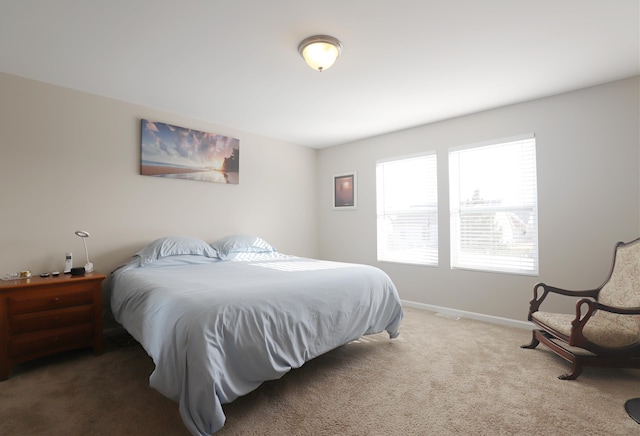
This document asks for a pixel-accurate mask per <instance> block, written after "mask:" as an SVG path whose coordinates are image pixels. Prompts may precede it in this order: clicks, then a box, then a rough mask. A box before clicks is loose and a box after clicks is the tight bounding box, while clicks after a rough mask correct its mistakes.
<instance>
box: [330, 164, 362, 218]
mask: <svg viewBox="0 0 640 436" xmlns="http://www.w3.org/2000/svg"><path fill="white" fill-rule="evenodd" d="M356 189H357V179H356V173H355V172H353V173H349V174H338V175H335V176H333V208H334V209H342V210H347V209H356V208H357V191H356Z"/></svg>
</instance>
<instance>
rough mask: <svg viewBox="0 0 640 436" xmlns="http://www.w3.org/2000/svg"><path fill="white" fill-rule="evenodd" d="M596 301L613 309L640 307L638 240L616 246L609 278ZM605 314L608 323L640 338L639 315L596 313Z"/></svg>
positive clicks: (639, 244) (639, 245)
mask: <svg viewBox="0 0 640 436" xmlns="http://www.w3.org/2000/svg"><path fill="white" fill-rule="evenodd" d="M598 301H599V302H600V303H602V304H605V305H607V306H613V307H621V308H631V307H640V240H636V241H634V242H632V243H630V244H626V245H619V246H618V248H617V249H616V257H615V264H614V266H613V271H612V273H611V277H610V278H609V280H608V281H607V283H606V284H605V285H604V286H603V287H602V289H601V290H600V293H599V295H598ZM605 314H606V315H607V316H606V318H608V319H609V320H610V321H614V322H615V323H616V324H619V325H620V326H621V327H624V328H626V329H629V330H632V331H634V332H636V333H637V335H638V337H639V338H640V315H618V314H612V313H605V312H604V311H602V310H600V311H598V313H597V315H600V316H601V315H605Z"/></svg>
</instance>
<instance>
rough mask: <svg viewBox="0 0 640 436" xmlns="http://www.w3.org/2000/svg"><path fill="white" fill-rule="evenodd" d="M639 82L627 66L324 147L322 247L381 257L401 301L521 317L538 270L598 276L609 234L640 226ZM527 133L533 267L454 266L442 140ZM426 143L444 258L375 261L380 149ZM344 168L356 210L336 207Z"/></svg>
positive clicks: (584, 282) (594, 282) (561, 279)
mask: <svg viewBox="0 0 640 436" xmlns="http://www.w3.org/2000/svg"><path fill="white" fill-rule="evenodd" d="M639 84H640V80H639V78H638V77H634V78H630V79H626V80H621V81H617V82H613V83H610V84H606V85H602V86H596V87H592V88H587V89H584V90H580V91H576V92H571V93H567V94H562V95H557V96H553V97H549V98H544V99H540V100H535V101H531V102H527V103H522V104H517V105H513V106H508V107H504V108H500V109H496V110H490V111H486V112H481V113H478V114H474V115H470V116H465V117H460V118H456V119H451V120H447V121H443V122H439V123H434V124H430V125H424V126H420V127H416V128H413V129H408V130H404V131H400V132H395V133H391V134H387V135H382V136H378V137H374V138H369V139H366V140H361V141H357V142H353V143H350V144H344V145H341V146H337V147H332V148H328V149H323V150H320V152H319V154H318V178H319V179H318V189H319V191H318V192H319V204H318V212H319V219H320V222H319V235H320V241H321V242H320V255H321V257H323V258H328V259H335V260H342V261H351V262H361V263H367V264H372V265H376V266H379V267H381V268H382V269H383V270H385V271H386V272H387V273H388V274H389V275H390V276H391V278H392V279H393V280H394V282H395V283H396V285H397V287H398V290H399V292H400V296H401V298H403V299H404V300H408V301H413V302H417V303H422V304H426V305H433V306H440V307H447V308H453V309H457V310H460V311H468V312H475V313H482V314H487V315H491V316H497V317H504V318H509V319H514V320H524V319H526V314H527V309H528V301H529V300H530V299H531V297H532V288H533V285H534V283H535V282H537V281H544V282H546V283H550V284H553V285H557V286H560V287H566V288H573V289H590V288H593V287H596V286H598V285H600V284H601V283H602V281H603V280H604V279H605V278H606V275H607V274H608V272H609V268H610V263H611V257H612V254H613V245H614V243H615V242H617V241H620V240H623V241H629V240H631V239H634V238H636V237H638V236H640V232H639V230H640V225H639V217H640V210H639V208H640V206H639V198H640V183H639V175H640V171H639V162H640V157H639V154H640V153H639V149H640V138H639V134H640V133H639V118H640V115H639V113H640V109H639V100H640V99H639V95H640V94H639ZM389 110H393V108H390V109H389ZM526 133H534V134H535V136H536V146H537V164H538V198H539V252H540V255H539V258H540V274H539V277H523V276H516V275H507V274H492V273H481V272H472V271H461V270H455V271H454V270H451V269H450V264H449V255H450V252H449V221H448V218H449V212H448V206H449V202H448V188H447V185H448V181H447V178H448V173H447V160H446V159H447V152H448V148H449V147H456V146H462V145H465V144H475V143H479V142H483V141H487V140H493V139H500V138H509V137H513V136H517V135H521V134H526ZM425 150H437V155H438V184H439V187H438V190H439V197H440V211H439V232H440V233H439V245H440V258H439V264H440V266H438V267H419V266H410V265H400V264H392V263H381V262H377V260H376V204H375V165H376V160H378V159H386V158H390V157H394V156H403V155H407V154H412V153H417V152H421V151H425ZM348 171H357V172H358V209H357V210H355V211H334V210H333V209H332V208H331V201H332V192H331V189H332V185H331V180H332V176H333V175H334V174H338V173H343V172H348ZM550 303H551V304H550V305H549V306H546V308H547V309H550V310H571V308H572V307H573V304H574V302H569V300H562V299H553V300H552V301H550ZM543 308H544V306H543Z"/></svg>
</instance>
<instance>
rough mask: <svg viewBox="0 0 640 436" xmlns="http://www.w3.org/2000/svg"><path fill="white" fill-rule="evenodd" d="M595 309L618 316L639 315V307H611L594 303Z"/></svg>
mask: <svg viewBox="0 0 640 436" xmlns="http://www.w3.org/2000/svg"><path fill="white" fill-rule="evenodd" d="M595 306H596V309H600V310H605V311H607V312H611V313H619V314H620V315H640V307H613V306H607V305H606V304H602V303H596V305H595Z"/></svg>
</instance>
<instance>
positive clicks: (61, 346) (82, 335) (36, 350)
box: [9, 324, 94, 359]
mask: <svg viewBox="0 0 640 436" xmlns="http://www.w3.org/2000/svg"><path fill="white" fill-rule="evenodd" d="M93 335H94V326H93V324H82V325H77V326H73V327H65V328H61V329H56V330H41V331H37V332H31V333H24V334H21V335H15V336H12V337H11V339H10V340H9V357H10V358H12V359H17V358H22V357H28V356H30V355H45V354H49V353H51V352H53V351H62V350H66V349H70V348H77V347H78V346H79V345H80V344H83V343H86V344H87V346H90V345H91V343H92V341H93Z"/></svg>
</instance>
